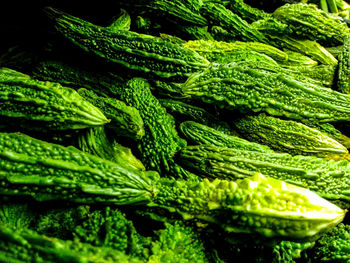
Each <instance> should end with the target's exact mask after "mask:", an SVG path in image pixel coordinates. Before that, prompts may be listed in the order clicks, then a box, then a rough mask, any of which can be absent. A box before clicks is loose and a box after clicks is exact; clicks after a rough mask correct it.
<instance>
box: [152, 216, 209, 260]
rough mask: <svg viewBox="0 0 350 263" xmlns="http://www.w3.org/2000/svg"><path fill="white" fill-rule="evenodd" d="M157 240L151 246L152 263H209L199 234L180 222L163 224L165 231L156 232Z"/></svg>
mask: <svg viewBox="0 0 350 263" xmlns="http://www.w3.org/2000/svg"><path fill="white" fill-rule="evenodd" d="M158 235H159V239H157V240H156V241H155V242H153V244H152V248H151V251H152V255H151V256H150V258H149V261H148V262H152V263H158V262H159V263H163V262H169V263H172V262H173V263H176V262H183V263H187V262H188V263H190V262H198V263H209V261H208V259H207V256H206V253H205V250H204V245H203V242H201V240H200V239H199V234H198V233H197V232H195V231H194V230H193V229H192V228H191V227H188V226H186V225H184V223H183V222H181V221H176V222H175V223H174V224H169V223H165V229H161V230H160V231H158Z"/></svg>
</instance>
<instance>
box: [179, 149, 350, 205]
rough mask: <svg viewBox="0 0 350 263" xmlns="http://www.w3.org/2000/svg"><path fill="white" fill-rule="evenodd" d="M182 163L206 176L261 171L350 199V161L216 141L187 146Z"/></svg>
mask: <svg viewBox="0 0 350 263" xmlns="http://www.w3.org/2000/svg"><path fill="white" fill-rule="evenodd" d="M178 161H179V163H180V164H181V165H183V166H184V167H186V168H189V169H191V170H195V171H196V172H198V173H201V174H202V175H205V176H210V177H213V178H222V179H231V180H232V179H238V178H244V177H248V176H251V175H253V174H255V173H257V172H260V173H262V174H265V175H267V176H269V177H273V178H276V179H279V180H282V181H285V182H288V183H292V184H295V185H299V186H301V187H305V188H307V189H310V190H312V191H314V192H316V193H317V194H319V195H320V196H322V197H323V198H326V199H330V200H342V201H344V202H345V207H348V205H349V201H350V192H349V184H350V173H349V171H350V163H349V162H348V161H346V160H342V161H334V160H326V159H324V158H318V157H314V156H303V155H296V156H292V155H290V154H287V153H271V152H258V151H247V150H240V149H234V148H227V147H218V146H213V145H196V146H187V147H185V148H184V149H182V150H181V151H180V152H179V155H178Z"/></svg>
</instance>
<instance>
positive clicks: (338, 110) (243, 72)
mask: <svg viewBox="0 0 350 263" xmlns="http://www.w3.org/2000/svg"><path fill="white" fill-rule="evenodd" d="M182 91H183V93H184V95H187V96H188V97H191V98H193V99H200V100H202V101H204V102H206V103H211V104H216V105H219V106H220V107H222V108H226V109H229V110H239V111H240V112H242V113H248V112H260V111H266V112H267V113H269V114H270V115H274V116H285V117H287V118H290V119H296V120H300V121H303V120H309V121H312V120H313V121H315V122H321V123H324V122H334V121H348V120H350V95H344V94H342V93H339V92H336V91H334V90H331V89H328V88H324V87H322V86H317V85H313V84H310V83H306V82H300V81H297V80H295V79H293V78H291V77H289V76H287V75H285V74H280V73H273V72H266V71H265V70H262V69H251V68H249V67H246V66H244V65H243V63H240V64H239V65H238V64H236V63H230V64H226V65H217V66H216V65H215V66H212V67H210V68H208V69H207V70H204V71H203V72H200V73H196V74H193V75H192V76H191V77H190V78H189V79H188V80H187V81H186V82H185V83H184V85H183V88H182Z"/></svg>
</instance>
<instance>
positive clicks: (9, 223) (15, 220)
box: [0, 200, 37, 230]
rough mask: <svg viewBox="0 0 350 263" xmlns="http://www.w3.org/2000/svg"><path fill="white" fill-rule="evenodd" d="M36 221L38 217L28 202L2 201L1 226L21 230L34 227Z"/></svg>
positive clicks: (0, 209) (0, 207) (0, 208)
mask: <svg viewBox="0 0 350 263" xmlns="http://www.w3.org/2000/svg"><path fill="white" fill-rule="evenodd" d="M36 219H37V215H36V214H35V212H34V211H33V209H32V207H31V206H30V204H29V203H28V202H23V200H21V202H20V201H18V200H16V201H4V200H2V201H1V204H0V226H6V227H9V228H11V229H16V230H21V229H23V228H29V227H30V226H32V224H33V223H34V222H35V221H36Z"/></svg>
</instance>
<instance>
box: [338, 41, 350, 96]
mask: <svg viewBox="0 0 350 263" xmlns="http://www.w3.org/2000/svg"><path fill="white" fill-rule="evenodd" d="M338 60H339V64H338V81H337V88H338V90H339V91H340V92H343V93H345V94H349V93H350V82H349V78H350V35H348V36H346V37H345V40H344V45H343V48H342V51H341V53H340V54H339V57H338Z"/></svg>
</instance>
